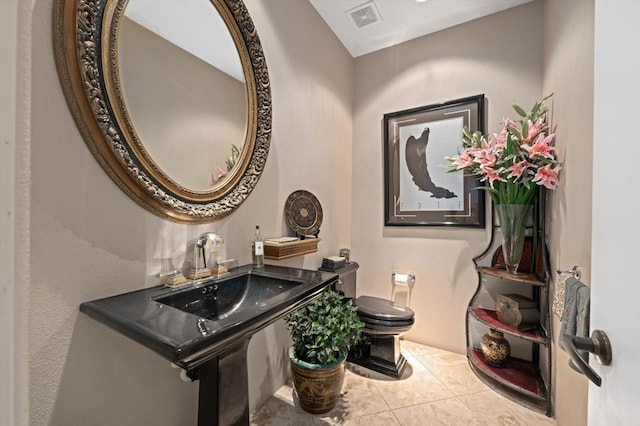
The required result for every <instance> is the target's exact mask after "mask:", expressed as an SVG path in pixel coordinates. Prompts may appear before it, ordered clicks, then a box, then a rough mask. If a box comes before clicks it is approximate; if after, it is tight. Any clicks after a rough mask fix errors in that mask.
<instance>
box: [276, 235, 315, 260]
mask: <svg viewBox="0 0 640 426" xmlns="http://www.w3.org/2000/svg"><path fill="white" fill-rule="evenodd" d="M319 241H320V238H305V239H304V240H297V241H291V242H286V243H276V242H272V241H265V242H264V257H265V259H275V260H282V259H288V258H290V257H295V256H300V255H303V254H308V253H314V252H316V251H318V242H319Z"/></svg>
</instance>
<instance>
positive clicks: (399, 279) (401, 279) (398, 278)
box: [393, 274, 409, 285]
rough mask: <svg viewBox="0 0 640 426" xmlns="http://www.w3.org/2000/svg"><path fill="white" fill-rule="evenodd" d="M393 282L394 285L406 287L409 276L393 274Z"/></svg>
mask: <svg viewBox="0 0 640 426" xmlns="http://www.w3.org/2000/svg"><path fill="white" fill-rule="evenodd" d="M393 280H394V281H395V283H396V284H399V285H407V284H408V282H409V276H408V275H407V274H395V275H394V277H393Z"/></svg>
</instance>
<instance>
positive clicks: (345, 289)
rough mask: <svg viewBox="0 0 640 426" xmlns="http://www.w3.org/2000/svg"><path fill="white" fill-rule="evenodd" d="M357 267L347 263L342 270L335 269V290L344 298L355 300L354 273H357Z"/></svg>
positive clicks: (352, 263) (355, 264) (354, 264)
mask: <svg viewBox="0 0 640 426" xmlns="http://www.w3.org/2000/svg"><path fill="white" fill-rule="evenodd" d="M359 267H360V265H358V264H357V263H356V262H351V263H348V264H347V265H345V266H343V267H342V268H338V269H336V270H335V271H333V272H335V273H336V274H338V283H337V284H336V290H337V291H339V292H341V293H343V294H344V297H347V298H352V299H355V297H356V273H357V272H358V268H359Z"/></svg>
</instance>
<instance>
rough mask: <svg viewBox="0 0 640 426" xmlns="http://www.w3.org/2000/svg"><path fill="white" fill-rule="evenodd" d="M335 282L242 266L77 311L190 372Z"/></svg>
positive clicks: (326, 276)
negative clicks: (226, 272) (220, 276)
mask: <svg viewBox="0 0 640 426" xmlns="http://www.w3.org/2000/svg"><path fill="white" fill-rule="evenodd" d="M336 279H337V276H336V275H335V274H332V273H328V272H322V271H311V270H305V269H298V268H288V267H282V266H274V265H266V266H265V267H264V268H260V269H254V268H253V267H252V266H251V265H246V266H241V267H238V268H234V269H232V270H231V271H230V273H229V275H227V276H225V277H223V278H212V277H210V278H206V279H202V280H199V281H196V282H195V283H189V284H188V285H187V286H186V287H182V288H168V287H165V286H156V287H151V288H146V289H143V290H138V291H134V292H130V293H124V294H119V295H116V296H112V297H107V298H104V299H99V300H93V301H91V302H85V303H83V304H81V305H80V311H82V312H84V313H86V314H87V315H89V316H91V317H92V318H94V319H96V320H98V321H100V322H102V323H104V324H106V325H107V326H109V327H111V328H113V329H115V330H117V331H119V332H120V333H122V334H124V335H126V336H128V337H130V338H131V339H133V340H135V341H136V342H138V343H140V344H142V345H144V346H146V347H148V348H150V349H152V350H153V351H155V352H157V353H158V354H160V355H161V356H163V357H165V358H167V359H168V360H169V361H171V362H173V363H175V364H177V365H179V366H181V367H182V368H184V369H187V370H190V369H193V368H195V367H197V366H199V365H201V364H203V363H205V362H206V361H208V360H209V359H212V358H214V357H216V356H218V355H219V354H220V353H222V352H224V351H225V350H226V349H228V348H229V347H230V346H232V345H233V344H234V343H237V342H238V341H239V340H240V339H245V338H249V337H251V335H253V334H254V333H255V332H257V331H258V330H260V329H261V328H263V327H265V326H267V325H269V324H271V323H273V322H274V321H276V320H277V319H278V318H281V317H282V316H283V315H286V314H287V313H289V312H291V311H292V310H294V309H296V308H297V307H299V306H301V305H302V304H304V303H306V302H308V301H309V300H311V299H313V298H314V297H315V296H317V295H318V294H320V292H322V290H323V289H324V288H326V287H327V286H329V285H330V284H331V283H332V282H333V281H335V280H336Z"/></svg>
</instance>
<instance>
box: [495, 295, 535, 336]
mask: <svg viewBox="0 0 640 426" xmlns="http://www.w3.org/2000/svg"><path fill="white" fill-rule="evenodd" d="M496 315H497V316H498V319H499V320H500V321H501V322H503V323H505V324H506V325H508V326H511V327H513V328H516V329H518V330H530V329H534V328H536V327H537V326H538V323H539V322H540V311H538V306H537V304H536V302H535V301H534V300H532V299H529V298H528V297H525V296H521V295H519V294H499V295H498V297H497V298H496Z"/></svg>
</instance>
